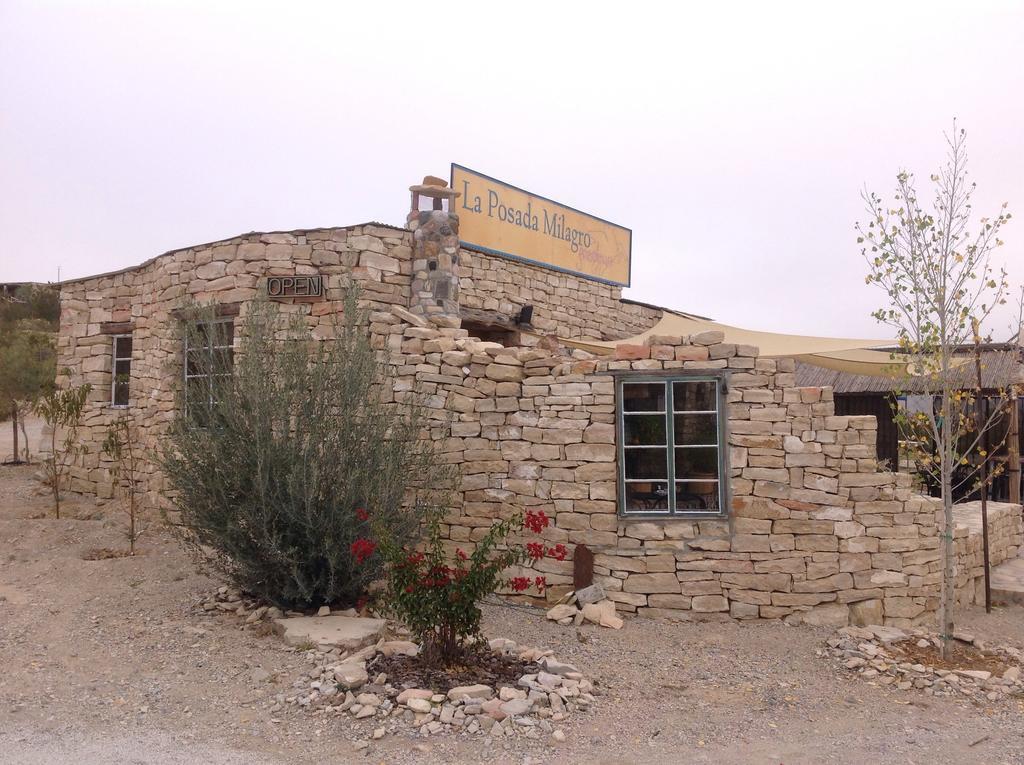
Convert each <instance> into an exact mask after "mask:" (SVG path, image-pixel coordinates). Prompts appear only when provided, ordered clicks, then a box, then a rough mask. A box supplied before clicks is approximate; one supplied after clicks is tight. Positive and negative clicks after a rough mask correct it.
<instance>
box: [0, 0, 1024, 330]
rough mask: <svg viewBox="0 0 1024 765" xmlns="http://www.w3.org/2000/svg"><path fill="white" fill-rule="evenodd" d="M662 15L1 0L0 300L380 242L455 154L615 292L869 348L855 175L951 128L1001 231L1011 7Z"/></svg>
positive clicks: (1020, 243) (1019, 107) (1023, 51)
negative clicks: (192, 256) (542, 222)
mask: <svg viewBox="0 0 1024 765" xmlns="http://www.w3.org/2000/svg"><path fill="white" fill-rule="evenodd" d="M669 6H670V4H668V3H657V4H654V3H649V4H645V3H622V2H617V3H613V4H609V5H607V6H605V5H602V4H600V3H594V2H588V3H552V2H544V3H537V4H533V3H528V2H518V3H511V4H506V3H502V4H497V3H484V2H472V3H465V4H461V3H458V2H444V3H430V2H425V1H424V2H418V3H411V4H409V6H401V5H398V4H392V3H388V2H371V3H358V4H356V3H335V2H332V3H323V4H316V3H301V2H294V1H291V2H280V3H276V4H271V3H257V2H251V0H249V1H246V2H234V3H231V2H208V1H204V2H196V3H188V2H146V1H145V0H132V1H131V2H102V1H101V0H93V1H92V2H78V3H70V2H69V3H59V2H44V1H43V0H36V1H34V2H17V1H14V0H0V229H2V232H3V236H2V239H0V281H14V280H53V279H56V278H57V275H58V269H59V273H60V275H61V276H62V277H64V278H68V277H75V276H83V275H88V274H92V273H97V272H102V271H108V270H111V269H116V268H122V267H125V266H130V265H133V264H136V263H139V262H141V261H143V260H145V259H147V258H150V257H152V256H153V255H156V254H158V253H161V252H164V251H166V250H169V249H173V248H178V247H184V246H188V245H190V244H197V243H201V242H207V241H211V240H216V239H222V238H228V237H231V236H234V235H237V234H239V233H243V232H247V231H252V230H257V231H267V230H280V229H295V228H312V227H318V226H334V225H347V224H353V223H360V222H363V221H367V220H380V221H383V222H387V223H394V224H402V223H403V222H404V219H405V213H406V210H407V206H408V201H409V195H408V191H407V187H408V186H409V185H410V184H411V183H414V182H418V181H419V180H420V179H421V178H422V177H423V176H424V175H426V174H435V175H440V176H442V177H445V178H447V177H448V173H449V164H450V163H451V162H453V161H454V162H458V163H460V164H463V165H467V166H469V167H471V168H474V169H476V170H480V171H482V172H485V173H487V174H489V175H492V176H495V177H497V178H500V179H502V180H506V181H508V182H510V183H513V184H516V185H518V186H521V187H523V188H526V189H528V190H530V191H533V192H535V193H538V194H541V195H544V196H547V197H550V198H552V199H556V200H558V201H561V202H564V203H566V204H569V205H572V206H574V207H577V208H579V209H581V210H585V211H588V212H591V213H593V214H595V215H599V216H601V217H604V218H607V219H609V220H611V221H614V222H616V223H620V224H622V225H624V226H627V227H629V228H631V229H632V230H633V286H632V287H631V288H630V289H628V290H626V292H625V295H626V296H627V297H630V298H634V299H636V300H642V301H648V302H653V303H658V304H661V305H665V306H669V307H673V308H678V309H682V310H686V311H691V312H694V313H698V314H703V315H706V316H711V317H713V318H716V319H719V320H721V321H725V322H728V323H732V324H738V325H741V326H746V327H750V328H753V329H768V330H777V331H791V332H803V333H808V334H831V335H845V336H858V337H859V336H867V337H885V336H887V335H888V334H889V333H888V332H887V331H885V329H884V328H881V327H879V326H877V325H876V324H875V322H874V320H873V319H872V318H871V317H870V315H869V314H870V311H871V310H872V309H874V308H876V307H878V305H880V304H881V302H882V301H883V299H884V298H883V296H882V295H881V293H878V292H877V291H875V290H872V288H869V287H867V286H865V284H864V279H863V277H864V274H865V268H864V264H863V262H862V260H861V259H860V255H859V250H858V248H857V246H856V243H855V234H854V231H853V224H854V222H855V221H856V220H857V219H858V218H859V217H862V216H863V214H862V205H861V201H860V198H859V193H860V190H861V188H862V187H863V186H864V185H865V184H867V185H868V186H869V187H871V188H872V189H875V190H878V191H885V192H887V193H888V192H889V191H890V189H891V187H892V185H893V176H894V175H895V173H896V171H897V170H898V169H899V168H900V167H907V168H908V169H910V170H912V171H915V172H916V173H917V174H918V176H919V177H920V178H921V180H922V181H924V180H925V179H927V177H928V175H929V173H930V172H931V171H932V170H934V169H935V168H936V167H937V166H938V165H939V163H941V161H942V160H943V156H944V151H945V145H944V141H943V137H942V133H943V131H944V130H948V129H949V128H950V125H951V122H952V119H953V117H957V118H958V119H959V120H960V124H961V125H962V126H963V127H965V128H967V130H968V136H969V153H970V161H971V171H972V175H973V178H974V180H975V181H977V183H978V186H979V190H978V193H977V196H976V204H975V209H976V210H979V211H981V212H986V213H994V212H995V211H996V210H997V208H998V206H999V205H1000V204H1001V203H1002V202H1004V201H1008V202H1009V203H1010V206H1011V210H1013V211H1016V212H1018V214H1019V215H1020V217H1021V219H1024V151H1022V142H1024V100H1022V98H1021V95H1022V94H1024V3H1019V2H1013V3H994V2H976V1H972V2H970V3H966V2H959V3H948V4H945V3H937V2H934V1H932V2H921V3H914V2H900V3H892V2H887V3H879V4H874V3H867V2H853V1H852V0H848V1H847V2H844V3H838V2H836V3H822V2H814V3H784V2H773V3H763V2H758V3H750V4H743V3H713V2H710V1H708V2H704V3H700V4H697V3H675V4H671V6H672V7H674V8H675V9H676V10H674V11H670V10H668V8H669ZM649 9H657V11H654V10H649ZM1004 238H1005V239H1006V242H1007V245H1006V247H1004V248H1003V250H1002V252H1001V254H1002V256H1003V257H1005V258H1006V259H1007V261H1008V263H1009V267H1010V269H1011V272H1016V273H1012V274H1011V275H1013V276H1016V277H1018V278H1019V277H1021V276H1024V262H1022V261H1021V258H1020V254H1021V252H1022V248H1024V225H1022V224H1020V223H1017V224H1016V225H1013V226H1011V227H1009V228H1008V229H1007V230H1006V232H1005V237H1004ZM995 329H997V331H999V328H998V327H997V328H995ZM999 334H1002V332H999Z"/></svg>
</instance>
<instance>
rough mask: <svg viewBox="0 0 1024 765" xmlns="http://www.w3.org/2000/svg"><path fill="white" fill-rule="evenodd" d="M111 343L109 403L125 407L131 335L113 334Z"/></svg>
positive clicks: (126, 404)
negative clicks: (111, 360)
mask: <svg viewBox="0 0 1024 765" xmlns="http://www.w3.org/2000/svg"><path fill="white" fill-rule="evenodd" d="M112 343H113V344H112V347H111V354H112V356H113V364H112V366H111V375H110V405H111V406H117V407H127V406H128V398H129V391H130V388H131V380H132V336H131V335H114V336H113V338H112Z"/></svg>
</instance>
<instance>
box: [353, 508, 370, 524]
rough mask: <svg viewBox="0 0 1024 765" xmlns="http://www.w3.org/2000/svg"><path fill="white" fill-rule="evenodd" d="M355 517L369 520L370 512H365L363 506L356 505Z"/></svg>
mask: <svg viewBox="0 0 1024 765" xmlns="http://www.w3.org/2000/svg"><path fill="white" fill-rule="evenodd" d="M356 518H358V519H359V520H361V521H368V520H370V513H369V512H367V511H366V509H365V508H362V507H357V508H356Z"/></svg>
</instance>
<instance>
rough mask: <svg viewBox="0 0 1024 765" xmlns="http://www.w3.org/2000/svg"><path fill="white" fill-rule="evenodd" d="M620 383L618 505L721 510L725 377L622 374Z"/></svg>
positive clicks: (673, 511) (681, 512)
mask: <svg viewBox="0 0 1024 765" xmlns="http://www.w3.org/2000/svg"><path fill="white" fill-rule="evenodd" d="M617 384H618V391H617V393H618V402H619V410H618V430H619V434H618V435H619V437H618V443H619V455H618V456H619V508H620V511H621V513H622V514H623V515H644V516H655V517H657V516H694V515H696V516H713V515H722V514H723V512H724V511H723V508H725V507H726V491H727V488H728V470H727V468H726V464H725V462H724V456H723V455H724V453H725V431H724V425H725V415H724V412H725V406H724V388H725V379H724V377H723V376H710V375H708V376H700V377H696V376H673V377H622V378H619V379H618V382H617Z"/></svg>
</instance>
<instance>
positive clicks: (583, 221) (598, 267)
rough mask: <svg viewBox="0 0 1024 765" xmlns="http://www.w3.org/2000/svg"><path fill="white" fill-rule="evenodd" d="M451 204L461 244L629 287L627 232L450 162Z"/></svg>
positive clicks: (627, 230) (622, 228)
mask: <svg viewBox="0 0 1024 765" xmlns="http://www.w3.org/2000/svg"><path fill="white" fill-rule="evenodd" d="M452 188H453V189H454V190H455V191H458V192H459V193H460V194H461V195H462V196H460V197H458V198H457V199H455V200H454V201H453V203H452V206H453V209H454V211H455V212H456V213H458V215H459V239H460V240H461V241H462V243H463V244H464V245H467V246H469V247H473V248H476V249H479V250H483V251H484V252H490V253H494V254H496V255H503V256H505V257H509V258H513V259H515V260H522V261H526V262H528V263H537V264H538V265H542V266H546V267H548V268H554V269H557V270H559V271H568V272H569V273H574V274H579V275H580V276H585V277H587V278H589V279H595V280H597V281H601V282H607V283H608V284H619V285H622V286H623V287H628V286H629V274H630V268H629V267H630V252H631V249H632V239H633V234H632V232H631V231H630V230H629V229H628V228H624V227H622V226H617V225H615V224H614V223H609V222H608V221H606V220H602V219H601V218H595V217H594V216H593V215H587V214H586V213H583V212H580V211H579V210H574V209H573V208H571V207H566V206H565V205H562V204H559V203H558V202H553V201H551V200H550V199H546V198H544V197H540V196H537V195H536V194H531V193H529V192H528V191H523V190H522V189H520V188H517V187H515V186H510V185H509V184H507V183H503V182H501V181H499V180H496V179H494V178H491V177H490V176H487V175H483V174H482V173H478V172H476V171H475V170H470V169H469V168H466V167H463V166H462V165H456V164H454V163H453V164H452Z"/></svg>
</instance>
